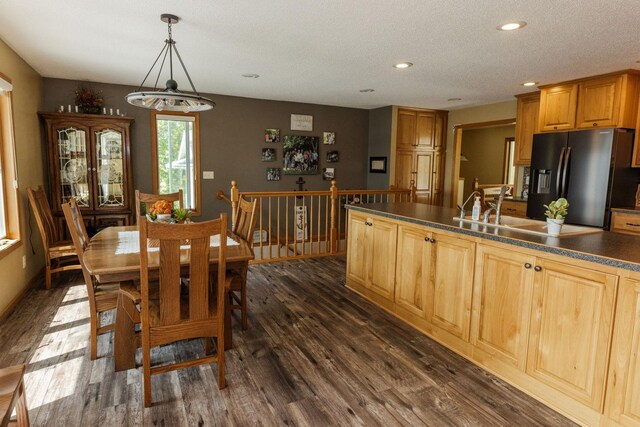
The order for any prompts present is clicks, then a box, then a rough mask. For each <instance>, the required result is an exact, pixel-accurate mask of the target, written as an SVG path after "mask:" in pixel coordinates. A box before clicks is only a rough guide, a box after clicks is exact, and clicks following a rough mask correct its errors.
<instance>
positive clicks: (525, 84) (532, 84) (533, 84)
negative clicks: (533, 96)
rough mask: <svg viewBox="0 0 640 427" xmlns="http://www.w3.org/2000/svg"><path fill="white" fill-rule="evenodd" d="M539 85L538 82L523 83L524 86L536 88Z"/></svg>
mask: <svg viewBox="0 0 640 427" xmlns="http://www.w3.org/2000/svg"><path fill="white" fill-rule="evenodd" d="M537 84H538V82H526V83H522V86H535V85H537Z"/></svg>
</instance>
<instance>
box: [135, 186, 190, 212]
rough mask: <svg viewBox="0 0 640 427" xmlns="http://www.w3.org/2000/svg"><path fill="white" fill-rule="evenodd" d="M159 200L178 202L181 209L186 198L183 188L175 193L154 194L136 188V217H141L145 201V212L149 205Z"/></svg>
mask: <svg viewBox="0 0 640 427" xmlns="http://www.w3.org/2000/svg"><path fill="white" fill-rule="evenodd" d="M158 200H166V201H167V202H172V203H175V202H178V206H179V207H180V209H182V208H183V206H184V199H183V194H182V189H180V190H178V191H176V192H175V193H167V194H153V193H141V192H140V190H136V218H140V215H142V213H141V212H142V210H141V209H140V207H141V204H142V203H144V208H145V213H146V212H148V208H149V205H153V204H154V203H155V202H157V201H158Z"/></svg>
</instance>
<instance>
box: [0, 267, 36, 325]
mask: <svg viewBox="0 0 640 427" xmlns="http://www.w3.org/2000/svg"><path fill="white" fill-rule="evenodd" d="M44 272H45V267H42V268H41V269H40V271H38V272H37V273H36V274H35V275H34V276H33V277H32V278H31V280H29V282H28V283H27V286H25V287H24V288H23V289H22V290H21V291H20V292H19V293H18V295H16V296H15V298H13V299H12V300H11V302H10V303H9V305H8V306H7V308H5V309H4V311H3V312H2V313H0V323H3V322H4V321H5V320H7V318H8V317H9V316H11V313H13V310H14V309H15V308H16V305H18V303H19V302H20V301H22V298H24V296H25V295H26V294H27V292H29V291H30V290H31V288H33V287H34V285H35V284H36V283H37V282H38V281H39V280H41V279H42V277H44Z"/></svg>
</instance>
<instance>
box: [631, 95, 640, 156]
mask: <svg viewBox="0 0 640 427" xmlns="http://www.w3.org/2000/svg"><path fill="white" fill-rule="evenodd" d="M639 92H640V91H639ZM637 102H638V113H637V118H636V136H635V140H634V142H633V158H632V159H631V167H634V168H640V96H639V97H638V100H637Z"/></svg>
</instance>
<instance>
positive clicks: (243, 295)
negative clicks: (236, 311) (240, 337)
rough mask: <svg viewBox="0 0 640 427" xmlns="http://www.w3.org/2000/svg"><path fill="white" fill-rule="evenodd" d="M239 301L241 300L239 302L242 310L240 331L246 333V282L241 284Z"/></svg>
mask: <svg viewBox="0 0 640 427" xmlns="http://www.w3.org/2000/svg"><path fill="white" fill-rule="evenodd" d="M240 299H241V300H242V302H241V307H242V309H241V310H240V311H241V314H242V330H243V331H246V330H247V328H248V327H249V326H248V323H249V321H248V316H247V281H246V280H245V281H244V282H243V283H242V290H241V291H240Z"/></svg>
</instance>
